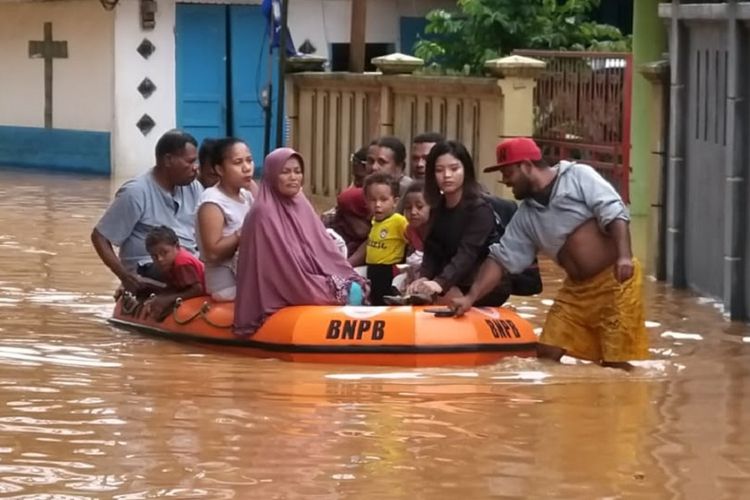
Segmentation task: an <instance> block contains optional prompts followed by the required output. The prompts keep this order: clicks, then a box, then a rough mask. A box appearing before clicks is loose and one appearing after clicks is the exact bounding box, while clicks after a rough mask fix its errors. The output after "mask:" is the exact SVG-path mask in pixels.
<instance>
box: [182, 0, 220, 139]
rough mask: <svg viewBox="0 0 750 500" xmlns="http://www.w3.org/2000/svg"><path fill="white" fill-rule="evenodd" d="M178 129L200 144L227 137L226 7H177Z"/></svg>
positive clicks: (186, 5) (189, 5) (192, 5)
mask: <svg viewBox="0 0 750 500" xmlns="http://www.w3.org/2000/svg"><path fill="white" fill-rule="evenodd" d="M175 24H176V26H175V42H176V49H175V50H176V57H177V61H176V63H177V82H176V90H177V126H178V127H180V128H182V129H184V130H186V131H187V132H190V133H191V134H193V135H194V136H195V138H196V139H197V140H198V141H199V142H200V141H202V140H203V139H204V138H206V137H223V136H225V135H226V134H227V67H226V66H227V28H226V7H225V6H223V5H195V4H177V19H176V23H175Z"/></svg>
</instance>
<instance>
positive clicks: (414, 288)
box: [406, 278, 427, 295]
mask: <svg viewBox="0 0 750 500" xmlns="http://www.w3.org/2000/svg"><path fill="white" fill-rule="evenodd" d="M425 281H427V280H426V279H425V278H419V279H416V280H414V281H412V282H411V283H409V286H407V287H406V295H411V294H413V293H417V290H418V289H419V286H420V285H421V284H422V283H423V282H425Z"/></svg>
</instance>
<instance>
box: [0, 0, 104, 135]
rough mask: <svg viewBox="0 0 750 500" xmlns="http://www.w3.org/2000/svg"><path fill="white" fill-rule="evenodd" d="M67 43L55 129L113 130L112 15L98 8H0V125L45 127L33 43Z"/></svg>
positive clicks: (85, 0)
mask: <svg viewBox="0 0 750 500" xmlns="http://www.w3.org/2000/svg"><path fill="white" fill-rule="evenodd" d="M45 22H52V37H53V40H58V41H63V40H64V41H67V42H68V58H67V59H55V60H54V62H53V93H52V95H53V106H52V120H53V122H52V125H53V127H54V128H64V129H72V130H91V131H100V132H109V131H110V130H111V127H112V95H113V77H112V75H113V60H112V37H113V14H112V13H111V12H107V11H106V10H104V9H103V8H102V6H101V4H100V3H99V2H94V1H91V0H69V1H65V2H7V1H6V2H2V3H0V125H11V126H22V127H43V126H44V60H42V59H31V58H29V41H30V40H43V39H44V23H45Z"/></svg>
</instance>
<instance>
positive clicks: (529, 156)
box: [484, 137, 542, 172]
mask: <svg viewBox="0 0 750 500" xmlns="http://www.w3.org/2000/svg"><path fill="white" fill-rule="evenodd" d="M495 157H496V158H497V164H496V165H492V166H491V167H487V168H485V169H484V171H485V172H494V171H496V170H500V169H501V168H503V167H506V166H508V165H514V164H516V163H521V162H522V161H524V160H527V161H539V160H541V159H542V150H541V149H539V146H537V145H536V142H534V140H533V139H530V138H528V137H514V138H512V139H505V140H503V141H500V142H499V143H498V144H497V148H495Z"/></svg>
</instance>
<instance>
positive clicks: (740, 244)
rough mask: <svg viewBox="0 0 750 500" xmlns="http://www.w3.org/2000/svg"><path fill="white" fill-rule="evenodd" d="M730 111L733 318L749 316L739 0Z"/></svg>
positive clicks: (731, 25) (727, 195)
mask: <svg viewBox="0 0 750 500" xmlns="http://www.w3.org/2000/svg"><path fill="white" fill-rule="evenodd" d="M728 10H729V12H728V14H729V15H728V16H727V17H728V19H727V25H728V26H727V41H728V43H727V45H728V47H727V48H728V53H727V95H726V99H727V103H726V104H727V108H726V109H727V111H726V116H725V117H724V119H725V120H726V138H725V144H726V146H725V147H726V149H725V160H724V173H725V184H724V214H725V219H724V220H725V223H724V276H723V278H724V279H723V282H724V290H723V292H724V307H725V309H726V310H728V312H729V316H730V318H731V319H733V320H741V319H745V318H746V317H747V315H746V310H745V283H746V278H745V250H746V238H745V231H746V227H747V226H746V220H747V213H746V212H747V203H748V200H747V194H746V183H745V177H746V169H747V166H746V164H747V162H746V159H747V158H746V157H747V155H746V154H745V150H746V146H745V138H746V133H747V126H746V123H745V118H744V117H745V116H746V115H747V102H746V98H745V93H746V92H747V91H746V90H745V87H746V83H747V82H746V81H745V79H744V78H743V75H744V72H742V71H740V54H741V53H742V52H741V51H740V49H741V46H742V45H743V40H742V38H743V37H742V34H741V33H740V30H739V29H738V26H737V24H738V21H737V0H733V1H732V2H730V4H729V5H728Z"/></svg>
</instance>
